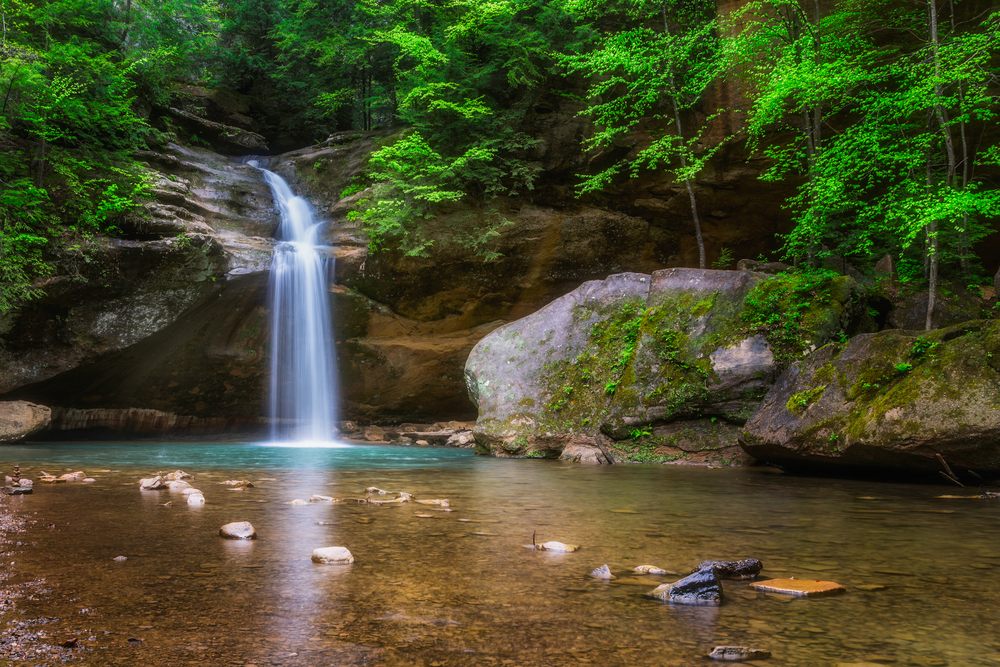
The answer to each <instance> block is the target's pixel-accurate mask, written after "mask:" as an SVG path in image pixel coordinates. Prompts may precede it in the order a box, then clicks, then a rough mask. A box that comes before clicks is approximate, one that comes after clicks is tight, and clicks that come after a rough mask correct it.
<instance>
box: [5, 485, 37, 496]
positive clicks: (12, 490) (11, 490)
mask: <svg viewBox="0 0 1000 667" xmlns="http://www.w3.org/2000/svg"><path fill="white" fill-rule="evenodd" d="M2 491H3V493H4V494H6V495H8V496H23V495H26V494H29V493H31V491H32V488H31V487H30V486H5V487H3V489H2Z"/></svg>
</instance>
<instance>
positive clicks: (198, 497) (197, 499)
mask: <svg viewBox="0 0 1000 667" xmlns="http://www.w3.org/2000/svg"><path fill="white" fill-rule="evenodd" d="M187 499H188V505H204V504H205V496H203V495H202V494H200V493H192V494H191V495H189V496H188V497H187Z"/></svg>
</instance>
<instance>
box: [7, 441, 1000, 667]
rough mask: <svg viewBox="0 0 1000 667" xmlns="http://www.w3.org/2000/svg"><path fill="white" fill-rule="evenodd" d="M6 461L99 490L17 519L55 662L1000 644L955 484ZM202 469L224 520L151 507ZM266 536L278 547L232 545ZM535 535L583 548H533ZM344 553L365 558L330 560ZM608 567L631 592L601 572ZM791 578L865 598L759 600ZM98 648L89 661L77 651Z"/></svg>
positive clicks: (640, 656) (65, 497)
mask: <svg viewBox="0 0 1000 667" xmlns="http://www.w3.org/2000/svg"><path fill="white" fill-rule="evenodd" d="M5 452H7V453H8V454H9V455H10V456H17V457H19V460H20V463H21V470H22V474H23V475H30V476H32V477H36V476H37V474H38V473H39V471H40V470H45V471H46V472H48V473H52V474H53V475H54V474H55V473H57V472H58V473H60V475H59V476H61V475H62V474H67V473H74V472H78V471H80V472H84V473H85V475H87V476H89V477H85V478H90V479H94V480H95V481H94V482H92V483H84V482H82V481H72V480H71V481H66V482H62V483H53V484H41V483H39V482H38V481H37V480H36V485H35V490H34V493H33V494H32V495H30V496H22V497H17V498H6V499H5V500H4V501H3V502H6V503H9V502H13V503H17V505H16V508H17V510H18V513H19V514H20V515H21V516H23V517H25V518H26V519H28V521H27V523H25V525H24V529H25V531H26V532H25V533H24V534H23V535H21V536H19V537H16V538H15V540H14V541H15V542H16V541H21V542H22V544H23V545H27V546H22V547H17V546H14V547H10V546H8V547H6V548H7V549H10V550H11V551H14V555H13V556H12V557H11V558H10V559H8V562H9V561H10V560H14V561H15V562H16V564H15V565H14V566H13V574H14V575H15V577H14V578H13V579H8V583H21V582H26V583H30V582H32V581H37V580H41V579H44V582H45V583H44V585H42V586H39V587H38V588H37V589H32V592H31V594H30V595H26V596H25V597H24V598H22V599H20V600H18V601H17V603H16V604H17V605H18V608H17V610H16V612H8V613H5V614H4V615H3V616H2V617H0V624H7V625H8V627H9V628H12V629H13V631H20V630H19V629H18V628H21V626H19V625H16V624H20V623H29V624H30V629H31V632H45V633H46V634H45V636H44V637H41V639H42V640H44V642H46V646H45V647H41V646H39V647H38V648H43V652H46V651H48V652H49V653H46V654H45V655H46V656H47V657H44V658H40V659H39V660H38V662H36V663H35V664H40V663H43V662H45V661H48V664H56V663H55V660H56V658H57V657H58V659H60V660H61V659H62V656H64V655H70V654H72V655H78V656H82V657H83V661H84V662H85V664H153V665H177V664H203V665H219V664H232V665H262V664H271V665H274V664H279V665H281V664H288V665H307V666H310V667H311V666H313V665H315V666H316V667H319V666H320V665H324V666H325V665H329V664H331V662H332V663H334V664H341V665H363V664H365V661H366V660H367V661H368V664H371V663H372V662H373V661H377V662H378V663H380V664H385V665H392V666H394V667H395V666H396V665H400V666H402V665H409V664H413V663H414V662H418V661H422V662H423V663H424V664H425V665H430V664H433V663H435V662H436V663H440V664H441V665H481V664H520V665H538V666H541V665H560V666H565V665H575V664H579V663H580V661H581V659H583V660H587V661H590V663H592V664H602V665H622V666H624V665H631V666H636V665H639V666H642V665H650V666H652V665H663V664H678V665H680V664H691V663H693V662H700V661H703V660H706V656H708V655H709V654H710V653H712V652H713V651H715V650H716V649H717V648H719V649H720V653H725V652H726V650H728V649H735V648H739V647H744V648H747V649H754V650H762V651H769V652H771V654H772V656H771V658H769V660H771V661H772V662H773V663H774V664H783V665H802V666H805V665H834V664H838V663H845V664H852V663H853V664H857V663H865V662H876V663H882V664H884V663H886V662H887V661H895V663H897V664H911V665H941V666H944V665H965V664H992V663H991V662H988V658H989V656H991V655H993V654H994V652H995V651H996V649H997V648H1000V646H995V645H994V644H995V642H993V641H992V640H991V639H989V637H993V636H997V635H1000V626H997V627H994V626H996V625H997V622H996V621H995V620H993V616H992V615H990V614H985V615H984V614H983V613H982V610H983V608H984V605H985V606H986V607H987V608H988V606H989V604H990V600H992V599H994V598H995V597H996V596H997V595H1000V589H997V584H996V582H995V578H994V577H993V576H992V575H991V574H990V573H991V572H992V571H994V570H996V569H997V568H998V567H1000V562H997V560H996V557H995V549H993V543H994V542H995V539H996V535H994V533H995V532H996V531H995V530H994V528H995V526H993V524H994V523H995V518H996V517H995V515H996V511H997V505H996V504H995V503H996V502H997V501H996V500H993V499H980V498H977V497H975V496H976V494H975V493H964V492H959V493H956V492H954V491H951V489H950V488H948V487H945V486H939V487H933V486H915V485H895V484H887V483H881V484H875V483H870V482H861V481H843V480H840V481H833V480H822V479H818V480H817V479H803V478H797V477H792V476H788V475H784V474H782V473H780V472H777V471H775V470H774V469H766V468H728V469H708V468H704V467H692V466H686V467H677V466H577V465H573V464H569V463H565V462H559V461H548V462H543V463H539V464H535V465H525V464H524V463H521V462H513V461H510V460H506V459H502V458H493V457H477V456H474V455H473V454H472V452H470V451H468V450H463V449H460V448H441V447H418V446H412V445H411V446H406V447H404V446H386V445H366V446H358V447H347V448H338V449H332V448H312V449H304V448H290V447H264V446H249V445H242V446H239V445H226V444H218V443H213V444H204V445H191V444H174V445H171V446H170V447H169V448H164V447H162V446H160V445H153V444H147V445H126V444H112V443H102V444H101V446H99V447H88V446H81V445H47V444H41V445H32V446H30V447H28V446H24V447H17V446H15V447H9V448H7V449H6V450H5ZM178 468H180V469H181V470H183V471H186V472H188V473H191V474H193V475H194V479H185V480H167V481H168V482H172V481H183V482H186V483H188V484H190V485H191V486H192V487H194V488H197V489H200V490H201V491H202V492H203V494H204V496H205V500H206V502H205V503H204V504H198V505H189V504H187V503H186V502H184V501H183V497H184V495H183V489H181V490H171V489H170V488H169V485H165V486H167V488H162V489H159V490H149V491H144V490H140V488H139V481H140V479H155V477H156V476H155V475H152V474H151V473H155V472H160V471H162V472H164V475H161V476H160V477H161V480H162V479H163V478H164V477H166V476H167V475H168V474H169V473H175V472H176V471H177V469H178ZM227 482H229V483H227ZM233 482H236V483H233ZM242 482H249V484H242ZM153 486H156V485H153ZM380 490H384V491H386V493H385V494H382V493H379V491H380ZM956 490H957V489H956ZM400 492H405V494H406V495H408V496H410V498H407V499H405V500H404V496H403V494H402V493H400ZM956 496H957V497H956ZM335 499H336V500H335ZM362 499H366V500H365V502H360V501H361V500H362ZM445 499H447V501H448V502H447V504H446V505H445V504H444V503H443V502H442V501H444V500H445ZM419 500H427V501H438V503H437V504H433V503H432V504H423V503H419V502H417V501H419ZM338 501H339V502H338ZM241 521H248V522H249V523H250V524H251V525H252V527H253V529H254V531H255V533H256V539H252V540H227V539H223V538H222V537H220V535H219V530H220V527H222V526H225V525H227V524H230V523H234V522H241ZM533 534H534V536H535V537H536V540H537V542H538V544H542V545H545V544H549V543H561V544H563V545H570V546H575V547H576V548H575V549H572V550H569V549H556V548H554V547H553V548H551V549H549V548H546V549H525V548H524V547H525V545H529V546H530V545H531V544H532V536H533ZM956 545H960V546H959V547H956ZM335 546H337V547H344V548H346V549H348V550H349V552H350V554H351V556H352V557H353V558H354V559H355V561H354V563H352V564H349V565H348V564H329V563H323V562H315V561H314V560H313V556H314V553H315V552H316V550H318V549H324V548H330V547H335ZM750 556H752V557H754V558H758V559H759V560H760V561H761V563H762V564H763V569H762V570H760V571H759V572H757V573H756V574H755V575H754V574H753V573H754V572H756V566H755V564H754V563H753V562H747V563H744V564H742V565H741V564H733V565H727V566H725V568H729V569H728V570H727V569H716V567H717V566H716V565H711V568H712V569H713V570H714V571H715V572H717V573H718V574H717V576H719V577H722V575H723V573H730V574H734V575H736V574H739V573H745V574H748V575H752V578H748V579H729V578H726V579H721V580H720V582H719V584H720V586H721V590H722V591H723V596H724V597H723V600H722V603H721V604H717V605H708V606H705V605H684V604H665V603H664V602H663V601H661V600H658V599H656V598H655V597H650V594H651V593H652V591H653V590H654V589H656V588H657V587H658V586H659V585H660V584H665V585H666V588H667V589H668V590H669V589H670V588H671V587H672V585H674V584H677V583H678V582H680V581H681V580H682V579H683V578H684V577H685V576H686V575H687V574H688V573H689V572H690V571H691V570H692V569H695V568H698V569H699V570H700V571H705V569H706V565H705V563H704V561H723V560H727V559H733V558H743V557H750ZM120 558H121V559H123V560H119V559H120ZM643 565H646V566H650V567H647V568H644V571H642V572H639V571H635V568H637V567H639V566H643ZM602 566H606V568H602ZM718 567H719V568H722V567H723V566H722V565H719V566H718ZM603 569H606V570H607V572H608V573H609V574H610V575H611V577H613V578H604V577H601V578H599V577H597V576H594V574H593V573H594V572H595V571H601V570H603ZM781 580H787V581H790V582H792V584H793V585H794V584H795V583H796V582H798V583H799V584H801V583H802V582H804V581H806V580H810V581H817V580H818V581H827V582H835V583H836V584H839V585H840V586H842V587H843V588H844V589H845V590H843V591H842V592H840V593H839V594H836V595H832V596H821V597H816V598H813V597H811V596H805V597H799V596H791V595H787V594H782V593H769V592H766V591H762V590H758V588H757V585H758V584H769V585H771V586H775V587H780V586H787V585H788V583H787V581H786V583H785V584H782V583H781ZM22 611H23V612H24V613H23V614H22V613H20V612H22ZM11 622H13V623H15V625H10V623H11ZM105 632H107V633H109V634H107V635H105V634H104V633H105ZM74 637H76V638H78V645H77V648H75V649H69V648H67V649H62V648H61V646H60V644H61V642H63V641H67V640H69V639H72V638H74ZM55 640H59V642H58V643H57V642H56V641H55ZM130 640H132V641H130ZM53 648H59V649H60V650H61V651H62V652H58V651H57V652H55V653H52V652H51V649H53ZM983 656H986V658H984V657H983ZM984 659H985V660H987V662H983V660H984ZM503 661H510V662H508V663H504V662H503ZM584 664H586V663H584Z"/></svg>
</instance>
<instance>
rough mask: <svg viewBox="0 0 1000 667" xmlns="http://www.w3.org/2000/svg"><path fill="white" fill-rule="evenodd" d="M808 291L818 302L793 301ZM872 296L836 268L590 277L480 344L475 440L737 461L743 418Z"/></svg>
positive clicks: (852, 323) (516, 447) (505, 450)
mask: <svg viewBox="0 0 1000 667" xmlns="http://www.w3.org/2000/svg"><path fill="white" fill-rule="evenodd" d="M803 281H805V282H803ZM810 281H812V282H810ZM806 287H808V288H809V289H810V290H811V291H812V292H815V293H816V295H817V296H814V297H812V303H810V304H808V305H807V306H802V305H793V304H789V303H788V302H789V301H790V300H796V299H799V298H800V297H796V290H800V289H805V288H806ZM863 304H864V298H863V291H862V290H861V289H860V288H859V287H858V286H857V284H856V283H855V282H854V281H853V280H852V279H851V278H849V277H843V276H835V275H833V274H829V275H825V274H824V275H823V276H821V277H819V278H815V277H813V278H801V277H798V276H794V275H784V276H775V277H768V276H764V275H760V274H754V273H749V272H744V271H707V270H699V269H665V270H662V271H657V272H655V273H653V274H652V275H644V274H637V273H625V274H617V275H613V276H610V277H609V278H607V279H606V280H602V281H591V282H588V283H585V284H584V285H582V286H581V287H580V288H579V289H577V290H575V291H573V292H572V293H570V294H568V295H566V296H564V297H561V298H559V299H557V300H555V301H553V302H552V303H550V304H549V305H548V306H546V307H545V308H543V309H542V310H540V311H538V312H537V313H535V314H533V315H530V316H528V317H525V318H523V319H521V320H518V321H516V322H514V323H511V324H508V325H506V326H504V327H501V328H500V329H497V330H496V331H494V332H493V333H491V334H490V335H488V336H487V337H486V338H484V339H483V340H482V341H480V343H479V344H478V345H477V346H476V347H475V349H473V351H472V354H471V355H470V357H469V361H468V363H467V364H466V381H467V383H468V387H469V393H470V395H471V396H472V398H473V400H474V401H475V402H476V403H477V405H478V407H479V420H478V422H477V424H476V428H475V437H476V442H477V449H478V450H479V451H480V452H481V453H492V454H495V455H498V456H524V455H526V456H547V455H548V453H547V452H550V451H553V450H555V451H556V454H558V452H559V451H561V450H562V448H564V447H565V446H566V445H567V444H568V443H569V442H570V441H571V440H572V441H573V442H574V445H576V446H579V445H581V444H587V442H586V441H587V440H588V439H589V440H590V444H591V445H594V446H601V444H602V443H601V442H600V436H601V435H602V434H603V435H604V436H608V437H610V438H611V440H612V442H611V443H605V444H606V445H609V446H604V449H603V451H604V452H605V453H606V454H610V456H611V457H612V458H614V459H617V460H636V461H669V460H679V461H700V462H706V461H721V460H723V459H725V460H727V461H729V462H739V461H740V460H741V457H742V456H743V455H742V454H741V453H740V452H739V448H738V447H737V446H736V436H737V434H738V425H742V424H743V423H744V422H745V420H746V419H747V417H749V416H750V415H751V414H752V413H753V411H754V409H755V408H756V406H757V403H758V402H759V400H760V398H761V397H763V395H764V394H765V393H766V392H767V389H768V388H769V387H770V386H771V384H772V383H773V382H774V380H775V378H776V377H777V376H778V374H779V373H780V371H781V370H782V369H783V366H784V365H787V363H788V362H789V361H790V360H791V359H794V358H801V356H802V354H803V353H805V352H808V351H810V350H812V349H814V348H815V347H816V346H818V345H821V344H823V343H825V342H826V341H828V340H831V339H833V338H838V337H842V336H843V335H845V332H846V333H850V332H853V331H854V330H856V329H857V327H858V322H865V318H866V317H867V314H866V309H865V308H864V307H863ZM772 317H773V318H776V319H774V321H771V319H770V318H772ZM864 326H870V322H868V323H867V324H865V325H864ZM733 425H737V426H736V427H734V426H733ZM696 454H697V456H695V455H696ZM574 456H575V454H574ZM591 458H595V459H596V458H597V457H596V455H592V456H591Z"/></svg>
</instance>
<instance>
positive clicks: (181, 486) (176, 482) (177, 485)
mask: <svg viewBox="0 0 1000 667" xmlns="http://www.w3.org/2000/svg"><path fill="white" fill-rule="evenodd" d="M166 485H167V488H168V489H170V490H171V491H178V492H179V491H185V490H187V489H190V488H191V485H190V484H188V483H187V482H185V481H184V480H182V479H172V480H170V481H168V482H166Z"/></svg>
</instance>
